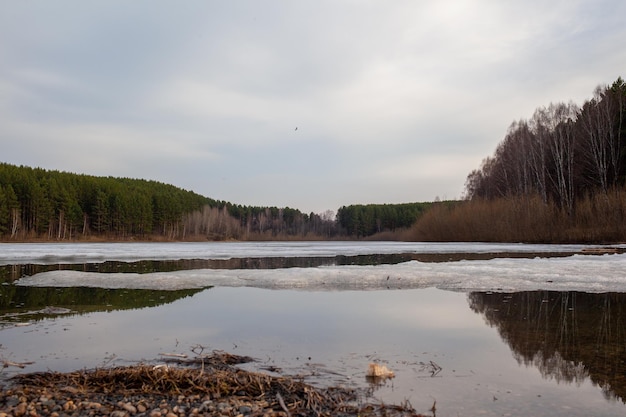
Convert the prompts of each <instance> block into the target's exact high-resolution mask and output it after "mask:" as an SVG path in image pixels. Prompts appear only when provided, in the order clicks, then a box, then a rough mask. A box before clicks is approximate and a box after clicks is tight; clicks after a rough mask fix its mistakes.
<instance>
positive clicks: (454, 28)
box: [0, 0, 626, 213]
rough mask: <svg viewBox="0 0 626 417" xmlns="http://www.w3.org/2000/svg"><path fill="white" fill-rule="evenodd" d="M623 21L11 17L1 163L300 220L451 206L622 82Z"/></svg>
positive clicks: (3, 27)
mask: <svg viewBox="0 0 626 417" xmlns="http://www.w3.org/2000/svg"><path fill="white" fill-rule="evenodd" d="M624 16H626V2H624V1H622V0H613V1H605V0H593V1H576V0H567V1H560V0H555V1H545V0H526V1H513V0H475V1H447V0H436V1H428V0H424V1H417V0H410V1H387V0H381V1H365V0H358V1H357V0H352V1H347V0H346V1H344V0H329V1H323V0H322V1H320V0H315V1H295V0H289V1H288V0H285V1H265V0H264V1H260V0H251V1H184V2H178V1H176V2H174V1H155V0H150V1H127V0H124V1H112V0H107V1H79V0H77V1H60V0H55V1H32V0H31V1H14V0H0V161H2V162H8V163H12V164H17V165H27V166H38V167H42V168H45V169H56V170H62V171H69V172H76V173H85V174H91V175H104V176H123V177H132V178H144V179H152V180H157V181H162V182H166V183H170V184H174V185H176V186H179V187H182V188H185V189H189V190H193V191H196V192H198V193H200V194H202V195H205V196H208V197H212V198H215V199H219V200H227V201H230V202H232V203H237V204H245V205H259V206H279V207H285V206H289V207H292V208H298V209H300V210H302V211H304V212H310V211H314V212H317V213H319V212H322V211H325V210H327V209H331V210H336V209H337V208H339V207H341V206H342V205H348V204H359V203H363V204H366V203H405V202H415V201H432V200H433V199H435V198H436V197H439V198H441V199H454V198H459V197H460V196H461V195H462V193H463V186H464V183H465V179H466V177H467V174H468V173H469V172H470V171H471V170H473V169H475V168H478V167H479V166H480V163H481V160H482V159H483V158H485V157H486V156H489V155H491V154H492V153H493V151H494V150H495V147H496V146H497V144H498V143H499V142H500V141H501V140H502V139H503V138H504V135H505V134H506V131H507V128H508V127H509V125H510V124H511V122H513V121H514V120H519V119H520V118H530V117H531V116H532V113H533V112H534V110H535V109H536V108H537V107H540V106H543V105H548V104H549V103H550V102H566V101H569V100H573V101H574V102H576V103H577V104H582V103H583V102H584V101H585V100H587V99H589V98H591V96H592V93H593V90H594V88H595V87H596V86H597V85H599V84H603V85H604V84H610V83H612V82H613V81H615V79H617V77H618V76H622V77H626V48H625V47H624V42H625V41H626V24H625V23H624V22H625V20H624ZM296 128H297V129H296Z"/></svg>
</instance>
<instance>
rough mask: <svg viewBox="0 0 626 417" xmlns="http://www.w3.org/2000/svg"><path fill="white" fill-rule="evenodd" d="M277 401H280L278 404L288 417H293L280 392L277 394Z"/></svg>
mask: <svg viewBox="0 0 626 417" xmlns="http://www.w3.org/2000/svg"><path fill="white" fill-rule="evenodd" d="M276 399H277V400H278V404H280V406H281V408H282V409H283V410H284V411H285V413H287V417H291V413H290V412H289V409H288V408H287V406H286V405H285V401H284V400H283V396H282V395H280V392H277V393H276Z"/></svg>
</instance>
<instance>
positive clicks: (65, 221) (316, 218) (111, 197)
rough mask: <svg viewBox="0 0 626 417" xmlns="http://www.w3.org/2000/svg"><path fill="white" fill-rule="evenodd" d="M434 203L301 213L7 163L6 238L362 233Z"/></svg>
mask: <svg viewBox="0 0 626 417" xmlns="http://www.w3.org/2000/svg"><path fill="white" fill-rule="evenodd" d="M426 207H427V204H420V203H415V204H398V205H393V204H391V205H356V206H344V207H342V208H341V209H339V211H338V213H339V216H338V219H339V220H337V219H336V217H335V214H334V212H332V211H331V210H328V211H326V212H324V213H321V214H316V213H310V214H306V213H302V212H301V211H300V210H297V209H292V208H289V207H284V208H278V207H258V206H244V205H239V204H233V203H230V202H225V201H218V200H214V199H211V198H207V197H204V196H201V195H199V194H196V193H194V192H192V191H187V190H184V189H181V188H178V187H175V186H173V185H169V184H164V183H160V182H156V181H147V180H143V179H131V178H115V177H96V176H90V175H82V174H73V173H68V172H60V171H49V170H45V169H41V168H31V167H25V166H15V165H11V164H7V163H0V239H2V240H18V241H19V240H22V241H23V240H33V239H43V240H81V239H82V240H88V239H91V240H94V239H104V240H107V239H110V240H129V239H143V240H147V239H151V240H153V239H156V240H204V239H208V240H227V239H238V240H270V239H271V240H276V239H315V240H321V239H339V238H348V239H351V238H359V237H364V236H369V235H372V234H374V233H378V232H381V231H395V230H398V229H400V228H408V227H409V226H410V225H411V224H412V223H413V222H414V221H415V218H416V216H417V215H418V214H419V213H421V212H423V211H424V210H425V208H426Z"/></svg>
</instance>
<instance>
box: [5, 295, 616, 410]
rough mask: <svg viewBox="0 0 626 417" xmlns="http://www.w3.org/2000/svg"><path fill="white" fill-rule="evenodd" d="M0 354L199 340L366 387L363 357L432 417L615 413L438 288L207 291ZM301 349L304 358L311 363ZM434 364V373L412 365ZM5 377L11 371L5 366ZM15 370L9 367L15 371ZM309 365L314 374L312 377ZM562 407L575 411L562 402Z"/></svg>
mask: <svg viewBox="0 0 626 417" xmlns="http://www.w3.org/2000/svg"><path fill="white" fill-rule="evenodd" d="M0 343H1V344H2V350H0V354H1V355H3V356H4V357H6V358H7V359H10V360H13V361H18V362H19V361H29V360H34V361H36V362H37V363H36V364H35V365H33V366H31V367H29V368H28V369H27V370H29V371H34V370H46V369H48V368H49V369H52V370H60V371H63V370H75V369H77V368H82V367H93V366H98V365H101V364H103V363H104V362H106V360H107V358H108V357H110V355H112V354H115V355H117V359H116V360H115V361H114V362H113V363H115V364H120V365H123V364H127V363H129V362H130V363H133V362H136V361H139V360H147V361H152V360H154V359H155V358H158V354H159V352H178V353H190V351H189V349H190V347H191V346H193V345H196V344H201V345H203V346H206V347H207V349H208V350H212V349H223V350H226V351H228V352H231V353H236V354H241V355H250V356H253V357H255V358H257V359H259V361H260V363H258V364H256V365H254V366H263V365H273V366H277V367H280V368H282V369H283V372H284V373H286V374H291V375H293V374H304V375H308V380H309V381H310V382H312V383H321V382H326V383H343V384H350V385H356V386H363V387H366V386H367V383H366V381H365V377H364V376H365V370H366V369H367V364H368V363H369V362H370V361H373V360H376V361H381V362H384V363H386V364H387V365H388V366H389V368H391V369H392V370H394V371H395V372H396V375H397V376H396V378H395V379H394V380H392V381H390V382H387V383H386V384H384V385H383V386H382V387H380V388H379V389H377V390H376V391H375V392H374V396H376V397H377V398H380V399H382V400H384V401H385V402H395V403H399V402H401V401H403V400H406V399H408V400H409V401H410V402H411V404H412V405H413V406H414V407H415V408H416V409H417V411H419V412H423V413H426V412H427V411H428V409H429V408H430V407H431V406H432V403H433V399H436V400H437V411H438V414H439V415H457V413H459V415H477V414H482V413H484V415H502V414H503V413H511V414H512V415H548V414H552V415H562V416H564V415H623V412H624V405H623V404H618V403H614V402H613V403H611V402H607V401H606V400H605V399H604V398H603V397H602V395H601V394H600V390H599V389H598V388H596V387H592V386H591V384H590V383H588V382H585V383H583V384H582V385H581V386H580V387H579V388H577V387H575V386H572V385H569V384H557V383H555V382H554V381H548V380H544V379H542V378H541V376H540V373H539V371H538V370H537V369H535V368H532V367H529V368H526V367H524V366H519V365H518V363H517V361H516V360H515V359H514V358H513V356H512V354H511V351H510V350H509V348H508V346H507V345H506V344H504V343H503V342H502V341H501V340H500V338H499V336H498V333H497V330H496V329H495V328H491V327H489V326H487V325H485V323H484V319H483V316H482V315H478V314H475V313H473V312H472V311H471V310H470V309H469V307H468V303H467V295H466V294H464V293H456V292H448V291H441V290H437V289H416V290H401V291H397V290H389V291H386V290H380V291H335V292H333V291H324V292H315V291H312V292H309V291H306V292H305V291H295V290H280V291H276V290H265V289H256V288H227V287H225V288H213V289H208V290H205V291H203V292H201V293H199V294H196V295H194V296H192V297H188V298H185V299H183V300H178V301H175V302H173V303H171V304H165V305H161V306H158V307H154V308H145V309H140V310H130V311H115V312H108V313H107V312H101V313H90V314H86V315H83V316H73V317H66V318H63V317H59V318H57V319H54V320H51V319H49V320H44V321H42V322H38V323H35V324H32V325H31V326H27V327H15V328H11V329H5V330H2V331H0ZM309 357H310V358H311V359H310V360H309ZM429 361H433V362H434V363H436V364H437V365H439V366H441V367H442V368H443V369H442V371H441V372H440V373H439V374H437V375H436V376H435V377H431V374H430V372H429V370H428V369H427V368H424V366H423V365H420V362H423V363H426V364H428V363H429ZM4 372H5V374H6V372H8V371H6V370H5V371H4ZM12 372H13V371H12ZM313 372H316V373H317V374H319V376H311V374H312V373H313ZM567 407H571V408H570V409H568V408H567Z"/></svg>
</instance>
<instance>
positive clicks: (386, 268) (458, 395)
mask: <svg viewBox="0 0 626 417" xmlns="http://www.w3.org/2000/svg"><path fill="white" fill-rule="evenodd" d="M597 249H599V248H597V247H593V246H584V245H520V244H481V243H473V244H467V243H464V244H456V243H448V244H425V243H392V242H366V243H363V242H263V243H251V242H246V243H234V242H233V243H230V242H228V243H226V242H224V243H213V242H210V243H209V242H207V243H109V244H105V243H92V244H0V282H1V283H2V285H1V286H0V359H2V360H5V361H11V362H34V363H33V364H31V365H28V366H27V367H26V368H25V369H24V370H21V369H18V368H15V367H9V368H5V369H3V370H2V371H1V373H0V378H8V377H10V376H12V375H15V374H16V373H18V372H32V371H42V370H54V371H72V370H76V369H82V368H93V367H101V366H118V365H128V364H135V363H138V362H146V363H161V362H162V361H163V359H164V356H161V355H160V353H177V354H188V355H190V356H193V355H194V352H198V351H202V352H204V353H207V352H210V351H212V350H216V349H217V350H224V351H227V352H229V353H233V354H239V355H248V356H252V357H254V358H256V361H255V362H253V363H250V364H246V365H242V366H243V367H245V368H247V369H253V370H259V371H261V372H270V373H279V374H283V375H292V376H293V375H299V376H302V377H303V378H304V379H305V381H307V382H309V383H311V384H314V385H318V386H327V385H344V386H350V387H355V388H358V389H362V390H363V392H364V396H370V397H373V398H375V399H378V400H381V401H384V402H386V403H401V402H403V401H405V400H408V401H409V402H410V403H411V404H412V406H413V407H414V408H415V409H416V410H417V411H418V412H421V413H424V414H426V415H430V414H432V413H431V412H430V411H429V410H430V408H431V407H432V405H433V402H434V401H435V400H436V402H437V414H438V415H440V416H446V415H457V414H458V415H487V416H491V415H493V416H496V415H522V414H528V415H553V416H588V415H603V416H612V415H615V416H618V415H620V416H621V415H624V413H625V412H626V405H625V403H624V400H625V399H626V322H625V315H626V311H624V310H626V277H625V276H624V271H626V255H624V254H623V253H622V252H624V250H625V249H626V248H625V247H624V246H621V245H617V246H612V247H611V248H610V249H612V250H614V251H616V252H619V253H616V254H604V255H597V254H594V255H590V254H587V253H590V252H589V251H594V250H597ZM592 253H597V252H592ZM192 349H193V351H192ZM370 362H378V363H381V364H384V365H386V366H387V367H388V368H390V369H391V370H393V371H394V373H395V375H396V376H395V378H393V379H390V380H387V381H385V382H383V383H371V382H370V381H368V380H367V379H366V377H365V373H366V370H367V367H368V364H369V363H370ZM0 383H1V382H0Z"/></svg>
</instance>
